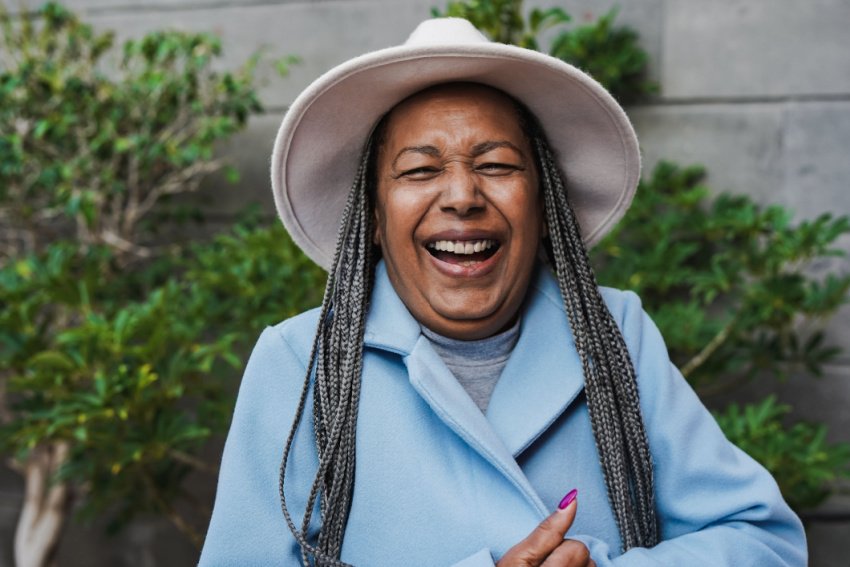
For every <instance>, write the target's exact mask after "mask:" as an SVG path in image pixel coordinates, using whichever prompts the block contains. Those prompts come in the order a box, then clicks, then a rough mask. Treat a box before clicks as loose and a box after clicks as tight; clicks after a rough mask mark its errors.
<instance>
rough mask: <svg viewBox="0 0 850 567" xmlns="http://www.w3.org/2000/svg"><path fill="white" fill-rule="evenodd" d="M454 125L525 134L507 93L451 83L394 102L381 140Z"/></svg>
mask: <svg viewBox="0 0 850 567" xmlns="http://www.w3.org/2000/svg"><path fill="white" fill-rule="evenodd" d="M455 128H457V129H464V130H469V129H470V128H474V129H481V130H483V131H489V132H491V133H493V134H499V135H501V136H507V137H509V138H514V139H518V140H515V141H522V139H524V138H526V136H525V133H524V129H523V128H522V125H521V120H520V113H519V109H518V107H517V104H516V103H515V102H514V101H513V99H511V98H510V97H509V96H508V95H506V94H504V93H503V92H501V91H499V90H497V89H494V88H492V87H487V86H485V85H479V84H474V83H453V84H446V85H438V86H436V87H431V88H428V89H426V90H424V91H420V92H418V93H416V94H414V95H412V96H410V97H408V98H407V99H405V100H404V101H402V102H401V103H399V104H398V105H396V106H395V107H394V108H393V109H392V110H391V111H390V112H389V113H388V114H387V117H386V119H385V124H384V136H383V138H384V139H383V140H382V142H388V141H392V140H397V139H398V138H399V137H402V138H409V137H415V136H418V135H420V134H424V133H425V131H426V130H437V131H444V132H448V133H452V132H453V130H454V129H455ZM382 145H383V144H382Z"/></svg>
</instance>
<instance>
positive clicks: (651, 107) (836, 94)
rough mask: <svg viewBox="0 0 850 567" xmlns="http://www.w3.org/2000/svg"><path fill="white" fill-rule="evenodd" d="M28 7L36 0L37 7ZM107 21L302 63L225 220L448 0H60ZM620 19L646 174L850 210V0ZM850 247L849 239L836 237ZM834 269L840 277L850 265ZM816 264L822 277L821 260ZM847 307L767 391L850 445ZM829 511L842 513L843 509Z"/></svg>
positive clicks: (98, 558) (132, 553) (119, 549)
mask: <svg viewBox="0 0 850 567" xmlns="http://www.w3.org/2000/svg"><path fill="white" fill-rule="evenodd" d="M32 4H35V2H32ZM67 4H68V5H69V6H70V7H72V8H74V9H76V10H78V11H81V12H82V13H83V14H84V15H85V17H86V18H87V19H88V20H89V21H92V22H93V23H95V24H96V25H97V26H98V27H100V28H104V29H105V28H110V29H115V30H117V31H118V34H119V38H126V37H136V36H138V35H140V34H142V33H143V32H145V31H148V30H152V29H158V28H162V27H166V26H175V27H179V28H183V29H191V30H207V31H210V30H211V31H214V32H216V33H218V34H219V35H221V37H222V38H223V40H224V47H225V53H226V60H225V62H224V64H225V65H228V66H232V65H236V64H238V63H239V62H242V61H244V60H245V59H246V58H247V57H248V56H249V55H250V54H251V53H253V52H254V51H255V50H256V49H258V48H259V47H261V46H262V47H265V48H266V49H267V50H268V53H269V54H270V55H274V56H278V55H284V54H297V55H298V56H300V57H301V58H302V61H303V62H302V63H301V64H300V65H297V66H295V67H294V68H293V70H292V73H291V75H290V76H289V77H287V78H285V79H280V78H277V77H274V76H273V73H266V74H265V80H266V85H265V86H264V87H263V89H262V97H263V100H264V102H265V104H266V106H267V109H268V110H267V114H265V115H263V116H259V117H256V118H255V119H253V120H252V122H251V126H250V128H249V130H248V131H247V132H245V133H244V134H241V135H239V136H238V137H237V139H235V140H234V141H233V142H232V143H230V144H228V145H227V146H226V147H225V148H223V151H225V152H226V153H228V154H230V155H231V156H232V157H233V158H234V160H235V161H236V162H237V163H238V164H239V165H240V167H241V169H242V170H243V180H242V182H241V184H240V187H239V188H237V189H235V190H233V191H230V192H228V193H227V194H225V195H221V194H220V193H219V194H217V195H216V196H215V197H212V196H211V197H210V198H209V199H208V201H209V202H210V207H211V208H212V210H213V211H216V212H218V213H220V214H221V215H224V217H226V216H227V215H229V214H231V213H232V212H233V211H234V210H235V209H236V208H238V207H240V206H242V205H243V204H245V203H246V202H248V201H253V200H256V201H259V202H262V203H264V204H265V205H267V206H268V207H269V210H271V200H270V195H269V187H268V181H267V178H268V175H267V163H268V155H269V151H270V146H271V141H272V139H273V136H274V133H275V131H276V128H277V125H278V124H279V122H280V118H281V115H282V113H283V111H284V110H285V108H286V106H287V104H288V103H289V102H290V101H291V100H292V98H293V97H294V96H295V95H296V94H297V93H298V92H299V91H300V90H301V89H303V88H304V87H305V86H306V85H307V84H308V83H309V82H310V81H311V80H312V79H314V78H315V77H316V76H318V75H319V74H321V73H322V72H323V71H325V70H327V69H328V68H329V67H331V66H332V65H334V64H336V63H339V62H341V61H343V60H345V59H347V58H348V57H350V56H352V55H354V54H359V53H362V52H365V51H369V50H373V49H376V48H380V47H384V46H389V45H393V44H397V43H399V42H401V41H403V40H404V38H405V37H406V35H407V34H408V33H409V31H410V30H411V29H412V28H413V27H414V25H415V24H416V23H417V22H418V21H420V20H421V19H423V18H425V17H427V16H428V14H429V10H430V8H431V7H432V6H434V5H437V6H441V5H442V4H443V2H442V0H324V1H323V0H314V1H300V2H297V1H281V0H279V1H273V0H268V1H263V0H143V1H141V2H138V1H131V0H68V2H67ZM527 4H528V5H529V7H531V6H555V5H558V6H562V7H564V8H565V9H566V10H567V11H568V12H569V13H571V14H572V15H573V16H574V18H575V19H576V20H577V21H583V20H588V19H593V18H594V17H596V16H598V15H600V14H602V13H604V12H605V11H607V10H608V9H609V8H610V7H611V6H613V5H615V2H612V1H609V0H597V1H594V0H581V1H580V0H564V1H554V0H540V1H536V2H532V1H528V2H527ZM618 21H619V22H620V23H622V24H627V25H630V26H632V27H634V28H636V29H637V30H638V32H639V33H640V35H641V38H642V43H643V45H644V47H645V49H646V50H647V51H648V52H649V54H650V57H651V63H650V65H651V67H650V74H651V77H652V78H653V79H655V80H657V81H658V82H659V84H660V93H659V95H658V96H657V97H656V98H655V99H653V100H652V101H651V102H649V103H645V104H641V105H637V106H634V107H632V108H630V109H628V110H629V114H630V115H631V117H632V119H633V120H634V122H635V125H636V127H637V130H638V133H639V135H640V138H641V144H642V148H643V153H644V159H645V163H646V165H647V169H650V168H651V167H652V166H653V164H654V163H656V162H657V161H658V160H659V159H662V158H664V159H671V160H674V161H677V162H680V163H683V164H687V163H702V164H705V165H706V166H707V167H708V171H709V180H708V181H709V183H710V184H711V185H712V186H713V187H715V188H716V189H718V190H731V191H735V192H746V193H749V194H751V195H753V196H754V197H755V198H756V199H758V200H759V201H761V202H764V203H778V204H782V205H786V206H788V207H791V208H793V209H794V210H795V211H796V213H797V217H796V218H798V219H803V218H810V217H813V216H815V215H817V214H819V213H820V212H823V211H831V212H833V213H836V214H848V213H850V159H848V158H850V34H848V33H847V27H848V24H850V2H847V1H846V0H808V1H807V2H798V1H794V0H715V1H713V2H704V1H698V0H630V1H628V2H622V6H621V9H620V14H619V17H618ZM843 246H844V248H845V249H847V250H850V239H847V241H845V242H844V243H843ZM828 267H829V268H833V269H838V270H841V271H843V272H846V271H847V270H848V269H850V261H848V260H847V259H836V260H835V261H833V262H831V263H830V265H829V266H828ZM820 269H825V267H824V266H820ZM848 315H850V307H848V308H845V309H843V310H842V311H841V313H840V314H839V316H837V317H836V318H835V319H834V320H833V321H832V322H831V323H830V325H829V332H830V339H831V340H832V341H833V342H834V343H836V344H839V345H841V346H842V347H844V349H845V354H844V355H843V356H842V358H841V360H839V361H838V362H837V363H836V364H833V365H831V366H830V367H829V368H828V372H827V375H826V376H825V377H824V378H823V379H821V380H819V381H817V382H814V383H813V382H812V381H803V380H799V379H798V380H791V381H789V382H788V383H786V384H782V385H779V386H774V385H771V387H775V388H776V390H777V391H778V392H779V394H780V396H781V397H782V398H783V399H785V400H787V401H789V402H791V403H793V404H794V406H795V408H796V412H797V415H798V416H800V417H803V418H807V419H817V420H826V421H827V422H828V423H829V424H830V426H831V437H832V439H834V440H844V441H850V427H848V424H850V410H848V408H850V322H848V321H850V317H848ZM20 491H21V486H20V483H19V482H18V481H17V479H16V478H15V477H14V476H13V475H12V474H11V473H8V472H2V473H0V566H2V565H9V564H11V550H10V548H11V537H12V536H11V534H12V529H13V524H14V521H15V516H16V513H17V505H18V503H19V501H20ZM829 506H830V507H832V508H833V509H844V510H847V509H850V502H847V501H840V500H836V501H834V502H831V503H830V504H829ZM70 535H71V537H70V538H69V539H68V541H66V544H65V545H64V547H63V549H62V557H61V561H60V564H62V565H88V566H101V565H102V566H106V565H110V566H114V565H126V566H142V565H145V566H147V565H172V564H175V565H176V564H187V563H192V561H193V559H194V554H193V552H192V550H191V549H190V548H189V546H188V545H186V544H185V543H183V542H181V541H180V540H179V538H178V537H176V536H174V535H173V532H172V531H171V530H170V529H169V528H168V526H166V525H164V524H162V523H159V522H147V523H140V524H138V525H136V526H134V527H133V528H131V529H130V530H129V531H128V532H127V533H125V534H124V535H123V536H121V537H120V538H119V539H118V540H115V541H107V540H105V539H104V537H103V536H102V535H100V534H99V533H97V531H96V530H86V529H80V528H74V530H73V532H72V534H70ZM809 536H810V548H811V552H812V562H811V564H812V565H814V566H827V565H844V564H846V562H847V559H846V557H847V554H848V552H850V544H848V543H847V542H848V541H850V524H847V523H823V522H817V523H812V524H811V525H810V526H809Z"/></svg>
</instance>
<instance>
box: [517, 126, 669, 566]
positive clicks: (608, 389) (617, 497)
mask: <svg viewBox="0 0 850 567" xmlns="http://www.w3.org/2000/svg"><path fill="white" fill-rule="evenodd" d="M524 118H525V120H524V121H525V122H526V124H531V125H533V124H534V121H533V119H530V118H528V115H526V117H524ZM538 132H539V131H538ZM538 132H532V133H530V137H531V138H532V139H533V143H534V146H535V150H536V153H537V159H538V161H539V165H540V170H541V171H540V173H541V178H542V183H541V185H542V191H543V201H544V209H545V214H546V222H547V225H548V229H549V238H548V245H549V246H550V247H551V250H550V256H551V258H552V261H553V265H554V268H555V274H556V276H557V279H558V285H559V287H560V289H561V295H562V296H563V298H564V305H565V307H566V311H567V316H568V318H569V322H570V327H571V329H572V333H573V338H574V341H575V344H576V349H577V350H578V354H579V358H580V360H581V364H582V369H583V372H584V377H585V395H586V396H587V406H588V412H589V414H590V422H591V427H592V429H593V435H594V438H595V440H596V448H597V452H598V453H599V460H600V464H601V466H602V472H603V474H604V476H605V485H606V488H607V491H608V499H609V501H610V504H611V508H612V510H613V513H614V519H615V520H616V522H617V527H618V528H619V531H620V538H621V540H622V544H623V550H624V551H625V550H628V549H630V548H632V547H652V546H653V545H655V544H656V543H658V522H657V519H656V514H655V496H654V484H653V469H652V457H651V454H650V452H649V442H648V440H647V436H646V429H645V427H644V423H643V418H642V416H641V413H640V401H639V396H638V389H637V379H636V376H635V370H634V366H633V364H632V361H631V357H630V356H629V352H628V349H627V347H626V344H625V340H624V339H623V336H622V334H621V333H620V330H619V328H618V327H617V325H616V322H615V321H614V319H613V317H612V316H611V313H610V312H609V311H608V308H607V307H606V305H605V303H604V301H603V299H602V295H601V294H600V293H599V288H598V284H597V282H596V278H595V276H594V275H593V270H592V269H591V267H590V261H589V259H588V256H587V250H586V248H585V246H584V243H583V241H582V238H581V231H580V229H579V225H578V220H577V219H576V217H575V213H574V212H573V210H572V207H571V206H570V204H569V201H568V200H567V192H566V188H565V186H564V182H563V179H562V177H561V173H560V171H559V169H558V166H557V164H556V161H555V159H554V156H553V155H552V152H551V150H550V149H549V147H548V145H547V144H546V142H545V140H544V138H543V136H542V135H541V134H539V133H538Z"/></svg>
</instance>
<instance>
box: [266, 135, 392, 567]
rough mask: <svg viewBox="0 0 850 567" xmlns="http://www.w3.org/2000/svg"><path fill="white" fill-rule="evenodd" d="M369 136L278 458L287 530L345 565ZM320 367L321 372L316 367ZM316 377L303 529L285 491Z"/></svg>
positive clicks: (369, 262) (368, 267) (305, 553)
mask: <svg viewBox="0 0 850 567" xmlns="http://www.w3.org/2000/svg"><path fill="white" fill-rule="evenodd" d="M371 155H372V151H371V143H370V144H368V145H367V148H366V150H365V151H364V153H363V157H362V159H361V162H360V167H359V169H358V172H357V177H356V180H355V182H354V185H353V186H352V188H351V191H350V193H349V196H348V201H347V203H346V206H345V210H344V212H343V217H342V223H341V224H340V228H339V233H338V237H337V247H336V253H335V255H334V260H333V264H332V265H333V268H332V270H331V271H330V273H329V275H328V282H327V287H326V289H325V296H324V299H323V301H322V308H321V311H320V315H319V326H318V329H317V331H316V336H315V338H314V340H313V348H312V351H311V353H310V364H309V366H308V369H307V373H306V376H305V378H304V385H303V387H302V390H301V397H300V399H299V402H298V407H297V409H296V412H295V418H294V421H293V424H292V428H291V430H290V432H289V436H288V437H287V439H286V445H285V448H284V452H283V458H282V459H281V464H280V482H279V486H278V489H279V492H280V502H281V508H282V510H283V515H284V517H285V519H286V523H287V525H288V526H289V530H290V531H291V532H292V535H293V537H295V540H296V541H297V542H298V544H299V546H300V548H301V561H302V562H303V564H304V565H317V566H326V565H328V566H346V565H347V564H346V563H343V562H342V561H340V560H339V557H340V552H341V551H342V540H343V536H344V534H345V527H346V523H347V522H348V514H349V512H350V510H351V498H352V494H353V492H354V466H355V451H354V449H355V432H356V428H357V409H358V407H359V402H360V379H361V374H362V369H363V333H364V330H365V326H366V313H367V311H368V307H369V298H370V296H371V292H372V282H373V279H374V268H375V265H374V256H375V255H374V251H373V244H372V235H373V230H374V229H373V223H372V205H371V191H369V190H367V179H368V178H369V177H370V171H369V170H370V168H371V167H372V157H371ZM314 368H315V373H314V372H313V369H314ZM311 383H313V386H314V387H313V430H314V434H315V439H316V450H317V453H318V458H319V468H318V470H317V471H316V476H315V477H314V479H313V483H312V485H311V487H310V494H309V496H308V498H307V506H306V509H305V511H304V519H303V521H302V522H301V527H300V528H298V527H296V525H295V522H294V521H293V519H292V516H291V514H290V513H289V508H288V507H287V504H286V497H285V495H284V483H285V480H286V464H287V462H288V460H289V455H290V452H291V449H292V444H293V441H294V439H295V434H296V431H297V429H298V426H299V424H300V423H301V421H302V418H303V417H304V410H305V406H306V403H307V397H308V393H309V391H310V384H311ZM317 500H318V501H319V509H320V520H321V526H320V529H319V533H318V535H317V536H316V538H315V540H314V541H311V540H310V538H309V537H308V530H309V527H310V520H311V518H312V516H313V509H314V507H315V504H316V501H317Z"/></svg>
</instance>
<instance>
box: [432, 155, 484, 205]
mask: <svg viewBox="0 0 850 567" xmlns="http://www.w3.org/2000/svg"><path fill="white" fill-rule="evenodd" d="M485 203H486V201H485V199H484V195H483V194H482V193H481V187H480V186H479V184H478V180H477V179H476V177H475V175H474V174H473V173H472V172H471V171H468V170H467V169H466V168H462V167H460V168H456V170H455V171H453V172H452V173H451V175H449V176H448V178H447V179H446V186H445V187H444V189H443V191H442V193H441V195H440V208H441V209H442V210H443V211H445V212H450V213H454V214H456V215H458V216H461V217H466V216H469V215H472V214H475V213H477V212H480V211H482V210H483V209H484V206H485Z"/></svg>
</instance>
